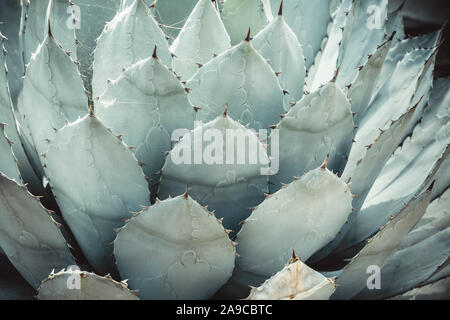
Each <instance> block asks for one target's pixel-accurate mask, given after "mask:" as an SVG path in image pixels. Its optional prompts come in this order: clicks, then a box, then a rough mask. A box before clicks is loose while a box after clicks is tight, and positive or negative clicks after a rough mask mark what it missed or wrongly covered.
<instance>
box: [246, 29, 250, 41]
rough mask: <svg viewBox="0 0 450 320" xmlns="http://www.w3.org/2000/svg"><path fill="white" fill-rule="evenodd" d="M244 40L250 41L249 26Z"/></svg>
mask: <svg viewBox="0 0 450 320" xmlns="http://www.w3.org/2000/svg"><path fill="white" fill-rule="evenodd" d="M245 41H247V42H250V28H248V33H247V37H245Z"/></svg>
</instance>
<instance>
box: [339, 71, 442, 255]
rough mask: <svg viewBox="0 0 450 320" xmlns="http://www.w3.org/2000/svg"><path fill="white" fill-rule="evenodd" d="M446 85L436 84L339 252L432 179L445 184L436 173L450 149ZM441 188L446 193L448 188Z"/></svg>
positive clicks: (380, 222) (353, 242)
mask: <svg viewBox="0 0 450 320" xmlns="http://www.w3.org/2000/svg"><path fill="white" fill-rule="evenodd" d="M449 84H450V80H449V79H445V80H438V81H437V82H436V85H435V88H434V91H433V95H432V97H431V100H430V107H429V108H427V109H426V111H425V114H424V116H423V118H422V121H421V123H420V124H418V125H417V127H416V128H415V130H414V132H413V134H412V136H411V137H408V138H407V139H406V140H405V141H404V142H403V144H402V146H401V147H399V148H398V149H397V150H396V152H395V153H394V154H393V156H392V157H391V158H390V159H389V161H388V162H387V163H386V166H385V167H384V168H383V170H382V171H381V173H380V174H379V177H378V178H377V180H376V181H375V183H374V184H373V186H372V188H371V190H370V193H369V194H368V196H367V200H366V201H365V203H364V206H363V207H362V209H361V212H360V213H359V214H358V216H357V218H356V220H355V223H354V226H353V227H352V229H351V230H350V232H349V233H348V234H347V236H346V237H345V239H344V240H343V242H342V243H341V244H340V250H343V249H344V248H349V247H351V246H353V245H355V244H357V243H359V242H361V241H363V240H364V239H366V238H367V237H369V236H370V235H372V234H373V233H374V232H375V231H376V230H377V229H378V228H379V227H380V226H382V225H383V224H384V223H386V222H387V221H388V220H389V216H390V215H391V214H394V215H395V214H396V213H398V212H399V210H400V209H401V208H402V207H403V204H404V203H408V202H410V201H411V199H412V198H413V197H414V196H416V195H418V194H419V193H420V192H422V191H423V190H424V189H425V188H427V186H428V184H429V183H430V182H431V181H432V179H433V178H434V177H437V178H438V179H439V178H440V177H443V179H444V180H445V179H447V180H448V178H447V176H448V175H447V174H446V173H445V171H440V172H441V174H440V175H439V173H436V170H438V169H439V167H440V166H441V167H442V165H443V163H442V161H444V160H445V159H446V154H447V153H448V152H449V151H448V150H449V149H450V148H449V147H448V144H449V143H450V124H449V118H450V109H449V104H450V93H448V87H449ZM446 150H447V151H446ZM441 163H442V165H441ZM438 172H439V171H438ZM438 181H439V180H438ZM444 186H445V184H444V185H443V186H442V187H443V188H444V189H445V188H446V187H447V186H448V185H447V186H445V187H444ZM434 194H435V191H434Z"/></svg>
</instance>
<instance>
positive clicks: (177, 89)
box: [95, 51, 196, 193]
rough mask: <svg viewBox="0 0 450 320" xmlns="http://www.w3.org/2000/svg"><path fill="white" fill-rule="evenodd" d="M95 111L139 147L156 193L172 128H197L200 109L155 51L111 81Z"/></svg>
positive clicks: (168, 149)
mask: <svg viewBox="0 0 450 320" xmlns="http://www.w3.org/2000/svg"><path fill="white" fill-rule="evenodd" d="M155 53H156V51H155ZM95 113H96V115H97V117H98V118H99V119H100V120H101V121H102V122H103V123H104V124H105V125H106V126H107V127H108V128H111V130H112V132H114V133H115V134H121V135H123V140H124V142H125V143H126V144H127V145H129V146H135V147H136V148H135V149H134V151H135V155H136V158H137V159H138V160H139V161H140V162H142V163H145V164H146V165H145V166H144V167H143V169H144V173H145V174H146V176H147V177H148V178H150V179H151V185H152V186H153V189H154V190H152V192H154V193H156V189H155V184H156V183H157V182H159V174H158V171H160V170H161V169H162V167H163V165H164V160H165V154H164V153H165V152H168V151H170V149H172V142H171V135H172V132H173V131H174V130H176V129H193V127H194V119H195V113H196V112H195V110H194V108H193V107H192V106H191V104H190V102H189V99H188V96H187V93H186V91H185V88H184V87H183V85H182V84H181V82H180V81H179V80H178V79H177V78H176V76H175V75H174V74H173V73H172V72H170V71H169V70H168V69H167V67H166V66H165V65H163V64H162V63H161V62H160V60H159V59H158V58H157V57H156V55H155V57H150V58H148V59H145V60H141V61H139V62H137V63H136V64H135V65H133V66H132V67H130V68H129V69H127V70H126V71H125V72H123V73H122V74H121V75H120V76H119V78H118V79H116V80H113V81H112V82H110V83H109V84H108V86H107V88H106V90H105V92H104V93H103V95H101V96H100V98H99V100H98V102H97V103H96V108H95ZM131 123H133V125H130V124H131Z"/></svg>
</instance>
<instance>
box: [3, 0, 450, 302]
mask: <svg viewBox="0 0 450 320" xmlns="http://www.w3.org/2000/svg"><path fill="white" fill-rule="evenodd" d="M0 10H1V12H0V20H2V19H3V17H5V16H8V17H9V19H8V21H7V23H5V24H4V25H0V30H2V32H6V33H7V34H8V37H9V38H10V39H9V40H7V39H6V37H5V36H3V35H1V38H2V44H3V52H2V53H0V69H1V70H0V123H1V126H0V129H1V130H0V247H1V248H2V250H1V253H0V256H1V257H2V259H0V261H1V263H2V265H1V266H0V270H2V272H1V278H0V283H1V284H2V285H1V286H0V298H29V297H30V296H31V295H33V292H34V291H33V289H32V288H34V289H36V290H38V291H39V294H37V297H38V298H40V299H137V296H139V298H141V299H208V298H212V297H220V298H227V299H236V298H245V297H248V298H249V299H329V298H331V299H351V298H369V299H370V298H378V299H383V298H390V297H395V296H398V298H414V297H417V298H424V297H425V298H426V297H429V296H433V297H437V298H444V297H448V292H445V290H442V286H445V283H448V277H449V275H450V269H449V267H448V261H449V255H450V249H449V248H450V246H449V244H450V233H449V232H448V231H449V229H448V228H449V222H450V220H449V217H448V214H449V213H448V207H449V206H448V202H449V194H448V186H449V184H450V172H449V168H448V164H449V159H448V153H449V150H450V149H449V142H450V126H449V116H450V110H449V105H450V104H449V102H450V100H449V99H450V91H449V88H450V80H449V79H448V78H447V79H446V78H443V79H438V80H434V77H433V75H434V73H433V72H434V65H435V60H436V55H437V52H438V48H439V45H440V42H441V38H442V35H441V30H438V31H436V32H434V33H431V34H427V35H423V36H420V37H415V38H410V37H406V36H405V32H404V29H403V24H402V19H401V14H400V13H399V11H394V12H388V1H387V0H366V1H359V0H354V1H352V0H323V1H306V0H298V1H297V0H284V3H283V1H281V5H280V1H279V0H239V1H238V0H226V1H224V2H223V3H218V2H217V1H214V0H213V1H211V0H189V1H175V0H158V1H157V2H155V3H154V4H150V3H148V2H147V1H144V0H121V1H119V0H100V1H95V4H94V3H93V1H85V0H72V1H68V0H46V1H44V0H42V1H41V0H39V1H38V0H24V1H23V3H22V4H19V1H12V0H9V1H4V2H2V4H0ZM80 12H82V15H81V19H80V15H79V13H80ZM11 17H15V18H16V20H17V21H14V20H13V19H12V18H11ZM19 26H20V28H19ZM14 28H16V29H14ZM14 30H18V31H19V35H18V37H17V36H16V34H15V33H14ZM6 48H8V50H9V51H10V52H9V54H8V55H7V50H6ZM11 55H12V56H13V57H11ZM17 55H19V58H18V57H17ZM8 69H9V70H10V71H9V72H8ZM22 76H23V77H22ZM8 81H9V82H8ZM178 129H183V130H184V131H183V134H182V135H179V139H177V140H174V139H173V132H174V131H176V130H178ZM229 129H233V130H240V132H244V133H245V135H246V136H247V137H248V139H249V141H250V142H252V143H253V146H257V147H258V148H257V150H258V152H259V156H260V157H261V158H263V159H264V161H265V163H266V164H269V165H270V164H274V163H276V164H277V170H276V171H274V172H270V173H265V174H262V173H261V171H260V167H259V166H258V165H255V164H246V163H237V164H236V163H225V164H224V163H219V162H218V161H216V162H214V161H213V163H197V162H195V161H194V162H195V164H187V163H183V164H180V163H177V162H176V161H174V160H173V159H174V156H176V155H177V154H178V153H179V151H180V149H183V148H184V149H183V150H184V151H189V152H190V153H191V154H193V156H194V158H195V152H196V149H195V148H196V147H198V145H197V146H196V145H195V143H194V144H191V143H190V141H191V139H194V140H195V138H196V137H198V136H199V135H200V136H202V134H203V132H206V131H208V130H209V131H210V132H214V133H215V134H219V135H220V134H223V135H224V134H225V131H226V130H229ZM261 129H263V130H264V129H267V130H269V131H268V134H267V136H266V137H265V139H262V138H261V136H260V135H258V134H256V132H255V131H257V130H261ZM275 138H277V143H275ZM230 139H231V138H228V137H227V138H226V139H225V140H224V141H222V144H219V149H218V150H222V149H223V151H224V152H225V145H227V143H228V142H230ZM210 141H212V137H209V140H207V139H206V138H205V140H204V141H203V142H202V143H203V144H200V147H201V148H202V150H203V149H206V148H208V147H209V144H208V142H210ZM252 143H249V146H248V150H246V151H248V152H249V154H251V152H254V149H251V148H250V145H252ZM275 149H276V150H275ZM216 152H217V151H216ZM274 152H275V153H274ZM210 156H211V157H212V158H214V156H217V154H214V155H212V154H210ZM50 209H53V210H54V211H52V210H50ZM293 252H295V253H294V255H293V256H292V254H293ZM424 253H425V254H424ZM291 257H292V258H291ZM6 258H7V259H6ZM8 260H9V262H8ZM286 263H287V264H286ZM10 264H12V265H13V266H14V267H15V268H16V270H17V271H18V272H19V273H20V274H21V275H22V277H23V278H24V279H25V281H26V282H25V281H23V280H21V279H20V278H19V277H17V279H16V278H15V277H11V276H10V275H9V273H10V272H9V271H5V270H10V268H11V265H10ZM75 265H78V266H79V268H81V270H83V271H80V269H79V268H78V269H73V268H74V266H75ZM373 266H375V267H377V268H379V269H380V270H381V275H380V276H381V283H382V284H381V287H380V288H377V289H376V290H370V288H368V286H367V283H368V282H367V281H368V277H369V275H370V274H368V273H367V272H368V270H372V269H371V268H373ZM69 267H70V268H69ZM59 270H61V271H59ZM55 271H56V272H57V273H55ZM58 271H59V272H58ZM71 279H72V280H73V279H75V280H74V281H75V283H78V284H79V286H78V287H77V288H76V290H69V289H70V288H68V287H67V286H68V283H69V282H70V281H69V280H71ZM125 279H127V280H128V283H125V282H120V281H121V280H125ZM77 281H78V282H77ZM27 283H28V284H27ZM30 286H31V287H32V288H30ZM251 288H252V289H251ZM34 294H36V293H34Z"/></svg>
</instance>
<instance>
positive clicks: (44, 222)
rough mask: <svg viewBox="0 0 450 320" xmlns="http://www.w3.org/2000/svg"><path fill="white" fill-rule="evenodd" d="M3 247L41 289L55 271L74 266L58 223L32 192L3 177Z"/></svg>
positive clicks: (0, 211) (0, 184) (0, 210)
mask: <svg viewBox="0 0 450 320" xmlns="http://www.w3.org/2000/svg"><path fill="white" fill-rule="evenodd" d="M0 226H1V231H0V246H1V247H2V249H3V250H4V252H5V253H6V255H7V256H8V259H9V260H10V261H11V263H12V264H13V265H14V267H15V268H16V269H17V270H18V271H19V272H20V274H21V275H22V276H23V277H24V278H25V280H26V281H28V283H29V284H30V285H32V286H33V287H34V288H37V287H38V286H39V284H40V283H41V280H42V279H44V278H45V277H46V276H47V275H48V274H49V273H50V271H52V269H55V268H64V267H66V266H71V265H74V264H75V262H74V260H73V257H72V255H71V253H70V251H69V247H68V245H67V243H66V241H65V240H64V237H63V236H62V234H61V231H60V230H59V227H58V225H57V223H56V222H55V221H54V220H53V218H52V217H51V216H50V214H49V212H48V211H47V209H45V208H44V207H43V206H42V205H41V203H40V202H39V198H38V197H35V196H33V195H32V194H31V193H29V192H28V189H27V188H26V187H25V186H23V185H19V184H17V182H15V181H13V180H10V179H9V178H8V177H6V176H4V175H3V174H1V173H0Z"/></svg>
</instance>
